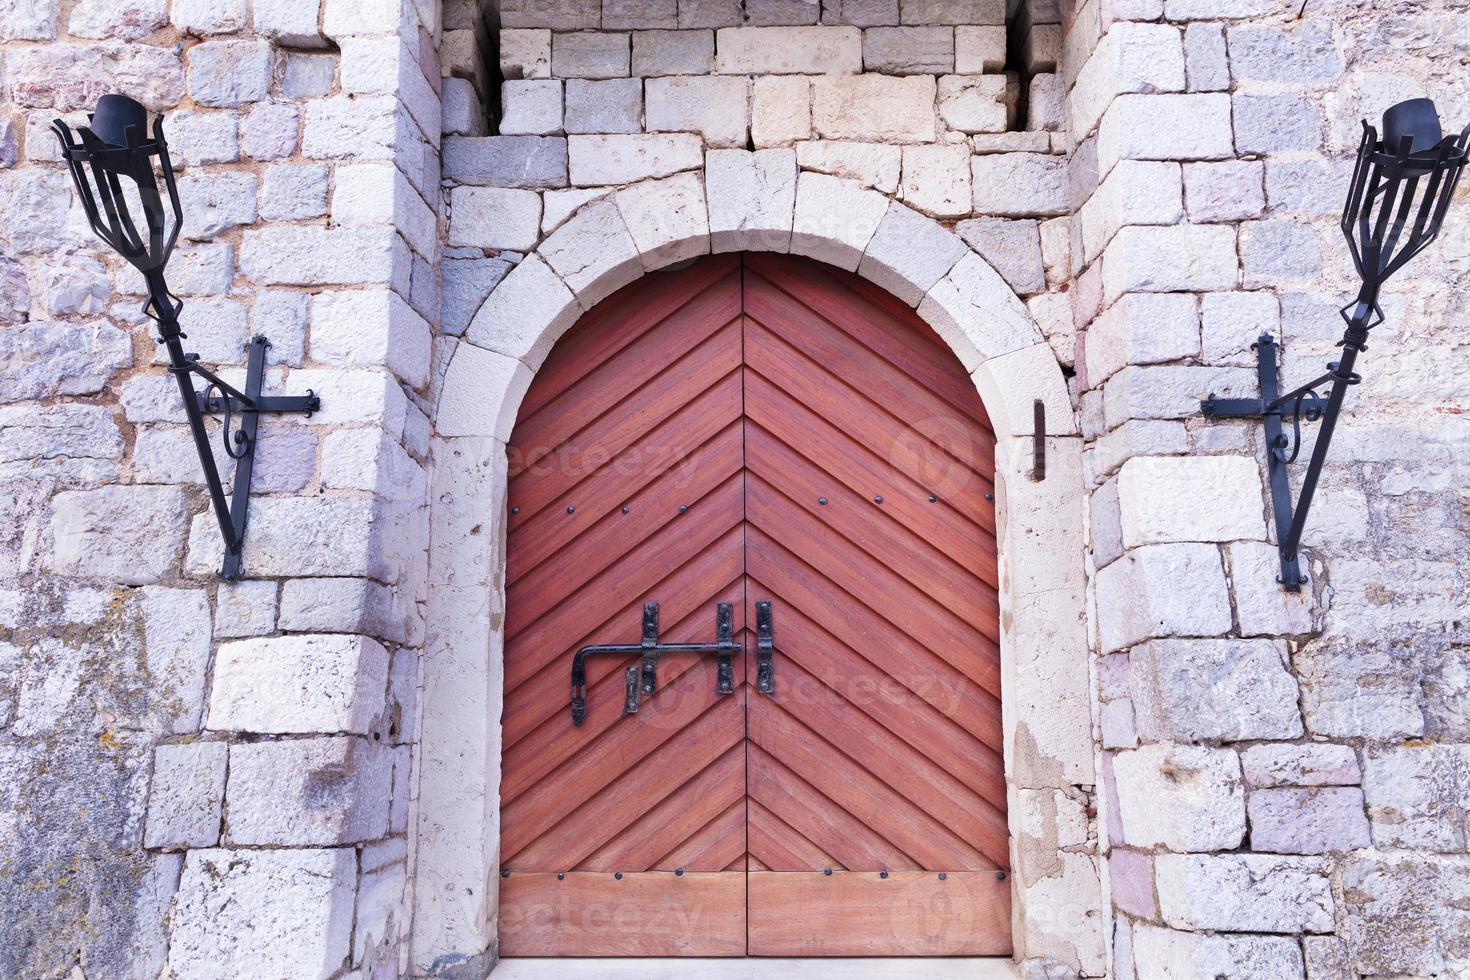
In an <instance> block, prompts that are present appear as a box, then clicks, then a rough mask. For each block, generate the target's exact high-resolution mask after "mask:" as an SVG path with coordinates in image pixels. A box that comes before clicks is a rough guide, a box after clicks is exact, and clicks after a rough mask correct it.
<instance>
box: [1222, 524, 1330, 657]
mask: <svg viewBox="0 0 1470 980" xmlns="http://www.w3.org/2000/svg"><path fill="white" fill-rule="evenodd" d="M1228 554H1229V555H1230V576H1231V578H1232V579H1233V580H1234V582H1235V614H1236V619H1237V621H1238V623H1239V625H1240V632H1241V634H1242V635H1243V636H1299V635H1301V634H1304V633H1309V632H1311V630H1312V594H1311V592H1310V591H1303V592H1287V591H1285V590H1283V589H1282V588H1281V587H1280V585H1278V584H1277V581H1276V579H1277V578H1278V577H1279V576H1280V575H1281V556H1280V553H1279V552H1278V551H1277V549H1276V546H1275V545H1271V544H1266V543H1265V542H1260V541H1237V542H1234V543H1233V544H1231V545H1230V547H1229V548H1228Z"/></svg>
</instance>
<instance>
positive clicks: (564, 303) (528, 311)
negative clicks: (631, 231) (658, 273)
mask: <svg viewBox="0 0 1470 980" xmlns="http://www.w3.org/2000/svg"><path fill="white" fill-rule="evenodd" d="M630 245H631V240H630ZM618 248H619V250H620V252H621V251H624V247H623V244H622V242H621V240H619V242H618ZM553 251H555V249H553ZM504 285H505V288H504V289H497V290H495V291H494V292H492V293H490V297H489V299H487V300H485V301H484V305H483V306H481V307H480V308H479V312H478V313H476V314H475V315H474V320H473V321H472V322H471V323H470V326H469V331H468V332H467V333H466V334H465V336H466V338H467V339H468V340H469V341H470V343H472V344H477V345H479V346H480V347H483V348H485V349H486V350H490V351H495V352H496V353H499V354H504V355H506V356H507V357H513V358H516V359H517V360H519V361H522V362H524V363H525V364H527V365H529V366H531V367H532V368H535V367H539V366H540V364H541V362H542V361H543V360H544V359H545V358H546V355H547V354H549V353H551V345H552V344H554V343H555V342H556V340H557V338H558V337H560V336H561V335H562V334H563V333H564V332H565V331H566V329H567V328H568V327H570V326H571V325H572V324H573V323H574V322H576V319H577V317H579V316H581V314H582V307H581V306H580V305H579V304H578V303H577V301H576V299H575V298H574V297H573V296H572V292H571V290H570V289H568V288H567V284H566V283H564V282H562V281H561V279H559V278H557V275H556V273H554V272H552V271H551V267H550V266H548V265H547V264H546V262H544V261H542V259H541V258H540V257H538V256H535V255H532V256H528V257H527V258H525V259H523V260H521V262H520V264H519V265H517V266H516V267H515V268H514V269H513V270H512V271H511V272H510V274H509V275H508V276H506V277H505V284H504ZM441 412H442V408H441ZM512 414H514V413H512Z"/></svg>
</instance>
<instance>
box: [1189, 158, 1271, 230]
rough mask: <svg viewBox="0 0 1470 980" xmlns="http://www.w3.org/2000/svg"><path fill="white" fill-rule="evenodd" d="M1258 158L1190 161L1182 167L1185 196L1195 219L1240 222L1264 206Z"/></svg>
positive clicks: (1260, 168) (1256, 215)
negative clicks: (1216, 161)
mask: <svg viewBox="0 0 1470 980" xmlns="http://www.w3.org/2000/svg"><path fill="white" fill-rule="evenodd" d="M1262 170H1263V168H1262V165H1261V162H1260V161H1259V160H1226V161H1222V162H1220V163H1191V164H1186V165H1185V167H1184V195H1185V202H1186V204H1187V206H1188V208H1189V219H1190V220H1191V221H1195V222H1208V221H1243V220H1245V219H1247V218H1255V217H1259V216H1260V214H1261V211H1262V209H1263V208H1264V207H1265V203H1266V202H1265V195H1264V193H1263V191H1262V187H1261V181H1262Z"/></svg>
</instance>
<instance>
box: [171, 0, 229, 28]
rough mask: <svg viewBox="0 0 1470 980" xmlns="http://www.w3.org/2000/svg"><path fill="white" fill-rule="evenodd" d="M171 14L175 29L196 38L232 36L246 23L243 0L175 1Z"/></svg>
mask: <svg viewBox="0 0 1470 980" xmlns="http://www.w3.org/2000/svg"><path fill="white" fill-rule="evenodd" d="M172 14H173V17H172V19H173V23H174V26H175V27H177V28H178V29H179V30H180V31H181V32H183V33H185V34H192V35H194V36H196V37H204V36H205V35H208V34H233V33H235V32H236V31H239V30H242V29H243V28H244V27H245V23H246V15H245V0H223V2H220V3H210V2H209V0H175V2H174V4H173V11H172Z"/></svg>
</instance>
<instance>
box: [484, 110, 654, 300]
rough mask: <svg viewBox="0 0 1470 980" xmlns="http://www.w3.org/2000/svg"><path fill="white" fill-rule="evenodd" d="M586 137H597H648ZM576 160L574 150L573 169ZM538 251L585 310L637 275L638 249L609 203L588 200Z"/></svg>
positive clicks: (638, 264)
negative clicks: (589, 201) (588, 202)
mask: <svg viewBox="0 0 1470 980" xmlns="http://www.w3.org/2000/svg"><path fill="white" fill-rule="evenodd" d="M587 138H588V139H599V140H600V139H646V138H647V137H587ZM576 159H577V157H576V154H575V151H574V155H573V160H574V163H573V167H574V168H575V167H576V163H575V160H576ZM603 162H606V161H603ZM540 255H541V257H542V258H543V259H545V260H546V263H547V264H548V265H549V266H551V268H552V269H554V270H556V273H557V274H558V275H559V276H561V277H562V279H563V280H565V282H566V284H567V285H568V286H570V287H571V289H572V292H573V293H575V294H576V296H577V301H578V302H579V303H580V304H581V305H582V307H583V308H584V309H591V308H592V306H593V305H594V304H596V303H597V302H599V301H600V300H602V299H604V298H605V297H607V296H609V295H611V294H612V293H614V292H616V291H617V290H618V289H621V288H622V287H623V286H626V285H627V284H628V283H630V282H632V281H633V280H634V279H637V278H638V277H639V276H640V275H642V265H641V263H640V262H639V258H638V247H637V245H636V244H634V242H633V239H632V236H631V235H630V234H629V233H628V228H627V225H626V224H625V223H624V221H623V217H622V215H621V214H620V213H619V210H618V208H617V206H616V205H615V204H614V203H613V202H612V201H606V200H604V201H593V202H591V203H590V204H586V205H584V206H583V207H582V208H581V210H579V211H578V212H577V214H576V216H575V217H573V218H572V219H571V220H570V221H568V222H567V223H566V224H564V225H562V226H561V227H560V228H558V229H557V230H556V231H555V232H554V233H552V235H551V237H550V238H548V239H546V241H545V242H543V243H542V244H541V249H540ZM502 288H508V286H507V287H502Z"/></svg>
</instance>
